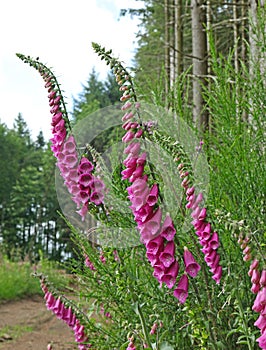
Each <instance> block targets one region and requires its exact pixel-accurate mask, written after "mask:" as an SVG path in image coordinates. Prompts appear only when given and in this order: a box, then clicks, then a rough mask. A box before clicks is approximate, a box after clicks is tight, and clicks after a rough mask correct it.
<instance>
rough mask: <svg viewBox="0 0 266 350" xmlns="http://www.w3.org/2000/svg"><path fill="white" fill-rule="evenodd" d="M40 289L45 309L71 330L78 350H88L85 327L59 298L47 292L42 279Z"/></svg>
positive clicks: (89, 346) (90, 345)
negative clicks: (42, 293)
mask: <svg viewBox="0 0 266 350" xmlns="http://www.w3.org/2000/svg"><path fill="white" fill-rule="evenodd" d="M41 287H42V290H43V292H44V299H45V301H46V307H47V309H48V310H51V311H52V312H53V313H54V314H55V315H56V317H57V318H59V319H61V320H63V321H64V322H65V323H66V324H67V325H68V326H69V327H70V328H71V329H72V330H73V332H74V336H75V341H76V342H77V343H78V347H79V349H80V350H87V349H90V348H91V347H92V344H89V343H88V337H87V335H86V333H85V327H84V325H82V321H81V320H80V319H79V317H78V315H77V314H76V313H75V312H74V311H73V309H72V308H71V306H68V307H67V306H66V305H65V304H64V301H63V300H62V299H61V298H60V297H56V296H55V295H53V293H51V292H50V291H49V289H48V286H47V284H46V281H45V279H44V278H42V279H41Z"/></svg>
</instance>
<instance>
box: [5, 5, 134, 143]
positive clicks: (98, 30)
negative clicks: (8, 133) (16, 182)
mask: <svg viewBox="0 0 266 350" xmlns="http://www.w3.org/2000/svg"><path fill="white" fill-rule="evenodd" d="M140 6H141V2H139V1H135V0H37V1H36V0H8V1H1V2H0V33H1V34H0V38H1V42H0V43H1V46H0V101H1V106H0V122H1V123H5V124H6V125H7V126H8V127H9V128H12V126H13V122H14V119H15V118H16V117H17V115H18V113H22V116H23V118H24V119H25V120H26V122H27V124H28V127H29V129H30V131H31V133H32V136H33V138H35V137H36V135H37V134H38V133H39V131H40V130H42V131H43V132H44V135H45V138H46V139H48V138H50V137H51V133H50V129H51V128H50V113H49V110H50V108H49V104H48V99H47V91H46V90H45V88H44V86H43V81H42V79H41V77H40V75H39V74H38V72H37V71H35V70H34V69H33V68H31V67H29V66H27V65H26V64H25V63H23V62H22V61H20V60H19V59H18V58H17V57H16V55H15V54H16V53H17V52H19V53H22V54H25V55H30V56H33V57H37V56H38V57H39V58H40V61H41V62H43V63H45V64H47V65H48V66H49V67H52V68H53V72H54V73H55V74H56V76H57V78H58V80H59V83H61V88H62V89H63V90H64V95H65V96H66V97H67V99H66V102H68V109H69V110H71V106H72V97H73V96H74V97H77V95H78V93H80V92H81V91H82V84H84V83H85V82H86V80H87V78H88V76H89V74H90V72H91V71H92V69H93V68H95V69H96V71H97V72H99V73H100V78H101V79H104V78H105V77H106V74H107V71H108V70H107V68H106V65H105V63H104V62H102V61H101V60H100V59H99V58H98V56H97V55H96V54H95V53H94V51H93V50H92V48H91V42H92V41H94V42H97V43H99V44H101V45H103V46H105V47H106V48H108V49H109V48H110V49H113V52H114V54H115V55H116V56H118V57H119V58H120V59H121V60H123V61H124V62H125V63H126V64H127V65H130V64H131V63H132V62H131V59H132V57H133V52H134V48H135V47H136V43H135V41H136V32H137V29H138V28H137V20H136V19H135V20H132V19H130V17H129V16H127V17H124V18H120V19H119V13H120V9H122V8H129V7H134V8H138V7H140Z"/></svg>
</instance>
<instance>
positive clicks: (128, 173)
mask: <svg viewBox="0 0 266 350" xmlns="http://www.w3.org/2000/svg"><path fill="white" fill-rule="evenodd" d="M134 171H135V168H126V169H124V170H122V171H121V175H122V180H125V179H129V178H130V177H131V176H132V174H133V173H134Z"/></svg>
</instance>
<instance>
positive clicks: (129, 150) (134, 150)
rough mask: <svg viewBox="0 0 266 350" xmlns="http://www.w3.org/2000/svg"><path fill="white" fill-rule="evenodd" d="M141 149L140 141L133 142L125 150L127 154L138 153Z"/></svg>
mask: <svg viewBox="0 0 266 350" xmlns="http://www.w3.org/2000/svg"><path fill="white" fill-rule="evenodd" d="M139 150H140V143H139V142H131V143H130V144H129V145H128V146H127V147H126V148H125V150H124V153H125V154H132V155H135V154H138V153H139Z"/></svg>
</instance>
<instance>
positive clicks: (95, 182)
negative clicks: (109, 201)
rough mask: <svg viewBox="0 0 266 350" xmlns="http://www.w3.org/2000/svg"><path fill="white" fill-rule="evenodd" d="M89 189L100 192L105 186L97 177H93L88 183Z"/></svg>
mask: <svg viewBox="0 0 266 350" xmlns="http://www.w3.org/2000/svg"><path fill="white" fill-rule="evenodd" d="M89 187H90V188H91V189H92V190H95V191H98V192H100V191H102V190H104V188H105V185H104V183H103V181H102V180H101V179H98V178H97V177H93V179H92V180H91V181H90V182H89Z"/></svg>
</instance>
